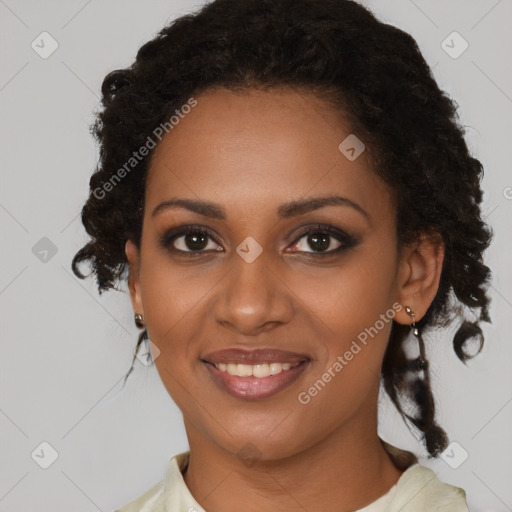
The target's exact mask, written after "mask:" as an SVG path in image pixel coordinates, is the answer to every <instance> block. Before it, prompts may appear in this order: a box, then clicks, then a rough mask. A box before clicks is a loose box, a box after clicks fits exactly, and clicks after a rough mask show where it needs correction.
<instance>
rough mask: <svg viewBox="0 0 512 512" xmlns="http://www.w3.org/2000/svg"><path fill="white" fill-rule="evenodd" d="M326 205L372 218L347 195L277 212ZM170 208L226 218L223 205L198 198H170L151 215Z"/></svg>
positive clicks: (294, 203) (283, 207)
mask: <svg viewBox="0 0 512 512" xmlns="http://www.w3.org/2000/svg"><path fill="white" fill-rule="evenodd" d="M324 206H349V207H351V208H353V209H354V210H356V211H358V212H359V213H361V214H362V215H363V216H364V217H366V218H367V219H369V218H370V216H369V215H368V212H366V210H364V209H363V208H362V207H361V206H359V205H358V204H357V203H355V202H354V201H352V200H350V199H348V198H347V197H341V196H327V197H314V198H311V199H300V200H297V201H290V202H289V203H285V204H282V205H281V206H279V208H278V209H277V214H278V216H279V217H280V218H281V219H288V218H290V217H294V216H296V215H303V214H305V213H308V212H311V211H314V210H318V209H320V208H323V207H324ZM170 208H184V209H186V210H190V211H192V212H195V213H197V214H199V215H202V216H204V217H209V218H212V219H219V220H226V218H227V215H226V211H225V210H224V208H222V206H220V205H218V204H216V203H212V202H210V201H199V200H196V199H178V198H173V199H168V200H167V201H164V202H162V203H160V204H159V205H158V206H157V207H156V208H155V209H154V210H153V212H152V214H151V216H152V217H155V216H156V215H158V214H159V213H161V212H163V211H165V210H168V209H170Z"/></svg>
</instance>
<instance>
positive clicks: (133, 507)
mask: <svg viewBox="0 0 512 512" xmlns="http://www.w3.org/2000/svg"><path fill="white" fill-rule="evenodd" d="M189 455H190V452H189V451H186V452H181V453H179V454H177V455H175V456H174V457H172V458H171V459H170V461H169V465H168V468H167V474H166V475H165V478H164V479H163V480H161V481H160V482H158V483H157V484H155V485H154V486H153V487H151V489H149V490H148V491H146V492H145V493H144V494H143V495H142V496H139V497H138V498H137V499H136V500H134V501H131V502H130V503H128V504H127V505H125V506H124V507H121V508H118V509H116V510H115V512H164V511H167V510H189V509H191V508H192V509H195V510H196V511H197V512H199V511H202V509H201V507H200V506H199V504H198V503H197V502H196V501H195V500H194V498H193V497H192V495H191V494H190V492H189V490H188V488H187V486H186V484H185V481H184V480H183V475H182V472H183V470H184V469H185V468H186V466H187V464H188V460H189Z"/></svg>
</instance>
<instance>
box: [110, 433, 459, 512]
mask: <svg viewBox="0 0 512 512" xmlns="http://www.w3.org/2000/svg"><path fill="white" fill-rule="evenodd" d="M383 444H384V445H385V447H386V443H383ZM388 446H389V445H388ZM386 449H387V447H386ZM394 450H397V449H396V448H394ZM402 453H408V454H409V452H402ZM395 454H396V452H395ZM411 455H412V454H411ZM189 456H190V451H187V452H182V453H179V454H177V455H175V456H174V457H172V458H171V460H170V462H169V466H168V471H167V474H166V476H165V478H164V479H163V480H162V481H160V482H158V483H157V484H156V485H154V486H153V487H152V488H151V489H149V490H148V491H147V492H146V493H144V494H143V495H142V496H140V497H139V498H137V499H136V500H135V501H132V502H130V503H129V504H127V505H125V506H124V507H122V508H120V509H117V510H116V511H115V512H207V511H205V509H204V508H202V507H201V505H199V503H197V501H196V500H195V499H194V497H193V496H192V494H191V493H190V491H189V490H188V487H187V485H186V484H185V480H184V479H183V475H182V471H183V470H184V469H185V468H186V466H187V464H188V460H189ZM355 512H468V508H467V505H466V493H465V491H464V490H463V489H460V488H458V487H454V486H452V485H449V484H446V483H443V482H441V480H439V479H438V478H437V476H436V474H435V473H434V472H433V471H432V470H431V469H429V468H427V467H425V466H422V465H421V464H419V463H412V464H411V465H410V466H409V467H408V468H407V469H406V470H405V471H404V472H403V473H402V475H401V476H400V478H399V479H398V481H397V483H396V484H395V485H394V486H393V487H391V489H390V490H389V491H388V492H387V493H386V494H384V495H383V496H381V497H380V498H378V499H377V500H375V501H374V502H372V503H370V504H369V505H367V506H366V507H364V508H361V509H359V510H356V511H355Z"/></svg>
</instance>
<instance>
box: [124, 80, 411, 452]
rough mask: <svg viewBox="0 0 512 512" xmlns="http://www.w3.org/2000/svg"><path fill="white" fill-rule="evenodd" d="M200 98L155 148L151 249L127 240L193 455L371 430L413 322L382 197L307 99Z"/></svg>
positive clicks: (337, 126)
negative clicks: (385, 376)
mask: <svg viewBox="0 0 512 512" xmlns="http://www.w3.org/2000/svg"><path fill="white" fill-rule="evenodd" d="M195 99H196V101H197V105H196V106H194V107H193V108H191V109H190V111H189V113H187V114H183V113H182V116H181V117H180V119H179V122H178V123H177V124H175V125H174V127H173V128H172V130H171V131H170V132H169V133H168V134H167V135H166V136H165V137H164V138H163V139H162V141H161V142H160V144H159V145H158V146H157V148H156V149H155V152H154V155H153V158H152V163H151V166H150V170H149V173H148V180H147V184H146V196H145V214H144V223H143V235H142V242H141V249H140V253H139V252H138V250H137V249H136V248H135V246H134V245H133V244H131V243H130V242H129V243H128V244H127V255H128V257H129V260H130V263H131V267H130V269H131V292H132V300H133V304H134V310H135V311H136V312H139V313H143V315H144V319H145V322H146V325H147V329H148V335H149V338H150V339H151V341H152V342H153V343H154V344H155V345H156V346H157V347H158V349H159V351H160V353H159V355H158V357H157V358H156V366H157V368H158V372H159V374H160V376H161V378H162V381H163V383H164V384H165V386H166V388H167V390H168V391H169V393H170V395H171V396H172V398H173V399H174V400H175V402H176V403H177V405H178V406H179V407H180V409H181V410H182V412H183V415H184V420H185V426H186V429H187V433H188V435H189V441H190V442H191V447H192V443H193V442H195V441H194V440H199V439H201V440H203V441H204V440H206V441H207V442H209V443H211V445H212V446H213V445H214V446H216V447H219V448H221V449H224V450H226V451H227V452H229V453H232V454H237V453H241V454H246V453H245V452H251V453H252V454H253V455H254V457H257V458H262V459H279V458H283V457H286V456H290V455H292V454H294V453H298V452H300V451H302V450H305V449H307V448H308V447H311V446H313V445H314V444H316V443H318V442H320V441H321V440H322V439H325V438H327V436H329V435H331V434H334V433H335V432H340V431H341V430H346V431H347V432H351V431H352V430H353V429H361V428H365V427H364V426H365V425H374V423H372V422H373V420H374V415H375V414H376V401H377V395H378V388H379V376H380V368H381V363H382V359H383V355H384V352H385V348H386V343H387V340H388V337H389V334H390V329H391V324H392V321H391V319H392V318H393V317H395V319H397V318H398V317H399V318H400V319H401V320H402V322H401V323H406V322H407V321H408V320H407V317H406V315H405V313H404V310H401V308H402V306H404V305H405V304H407V303H403V302H402V299H403V298H404V297H403V290H404V284H405V283H406V281H407V279H408V277H409V275H410V265H409V262H404V261H403V260H399V258H398V254H397V243H396V234H395V212H394V206H393V202H392V199H391V195H390V191H389V189H388V187H387V185H386V184H385V183H384V182H383V181H382V180H381V179H380V178H379V177H377V176H376V174H374V173H373V172H372V170H371V169H370V167H369V164H368V161H367V158H366V156H367V155H366V153H365V152H364V151H363V152H362V153H361V154H360V155H359V156H357V153H358V149H360V148H361V147H360V146H359V147H358V146H354V141H353V139H348V141H346V142H345V143H344V144H345V145H342V150H343V152H342V150H340V149H339V146H340V144H341V143H342V142H343V141H344V140H345V139H346V138H347V137H349V136H350V135H351V128H350V126H349V125H347V124H345V122H344V120H343V119H341V118H339V117H337V116H336V115H335V114H334V113H332V112H331V111H329V110H328V109H327V108H326V106H325V105H324V104H323V103H322V102H321V101H320V100H319V99H317V98H316V97H314V96H312V95H311V94H310V93H308V92H305V91H304V92H302V93H298V92H293V91H292V90H284V89H283V90H281V91H280V92H278V91H276V90H274V91H272V92H254V91H251V92H247V93H244V94H239V95H236V94H234V93H232V92H229V91H227V90H224V89H217V90H209V91H207V92H205V93H203V94H201V95H198V96H197V97H196V98H195ZM186 110H187V111H188V110H189V109H186ZM362 142H363V143H364V140H363V141H362ZM350 147H354V148H355V151H351V150H350ZM354 156H357V158H355V159H354ZM349 157H350V158H349ZM325 198H331V199H332V198H338V199H332V201H331V203H329V204H327V203H326V202H324V199H325ZM340 198H341V199H340ZM175 200H180V201H182V203H181V205H179V204H174V205H171V203H170V201H175ZM185 201H188V202H189V203H188V204H189V207H188V208H187V207H186V205H187V203H185ZM192 203H193V204H192ZM206 204H207V205H212V206H211V207H208V206H206ZM193 205H195V206H193ZM187 226H190V231H191V233H190V234H188V235H187V234H184V233H183V229H184V228H186V227H187ZM198 229H200V230H203V231H204V230H207V232H208V233H206V234H204V233H201V232H199V233H198V232H197V230H198ZM309 229H310V232H309V233H308V230H309ZM395 313H396V316H395ZM417 319H418V317H417ZM225 349H236V350H235V351H234V352H232V353H224V354H222V353H218V354H214V353H215V352H217V351H221V350H225ZM256 349H258V350H260V351H259V352H254V351H255V350H256ZM275 350H281V351H287V352H290V353H291V354H290V353H278V352H275ZM243 362H245V365H244V366H236V365H237V364H239V363H243ZM212 363H218V364H219V363H225V364H226V365H227V364H231V366H229V367H228V366H222V365H220V367H219V368H217V367H215V366H214V365H213V364H212ZM246 363H249V365H246ZM256 363H261V364H259V365H257V366H256ZM264 363H273V364H272V365H269V366H265V364H264ZM279 363H288V364H289V365H291V367H290V369H287V365H286V364H285V365H284V366H283V365H280V364H279ZM297 363H300V364H299V365H298V366H296V367H295V368H294V367H293V366H294V365H295V364H297ZM224 370H228V371H230V372H231V373H235V374H236V373H238V372H240V373H241V375H239V376H237V375H230V374H229V373H227V372H226V371H224ZM244 372H246V373H244ZM247 372H248V373H247ZM269 372H271V373H275V374H273V375H269ZM251 374H252V376H243V375H251ZM198 442H199V441H198Z"/></svg>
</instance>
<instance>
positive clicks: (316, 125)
mask: <svg viewBox="0 0 512 512" xmlns="http://www.w3.org/2000/svg"><path fill="white" fill-rule="evenodd" d="M194 98H195V100H196V101H197V104H196V106H194V107H193V108H192V109H186V111H187V112H188V113H186V114H185V113H182V114H181V116H179V119H178V118H176V119H175V120H177V121H178V122H177V123H176V124H175V125H174V126H173V128H172V129H171V130H170V131H169V133H168V134H166V135H165V136H164V137H163V138H162V141H161V142H160V143H159V144H158V146H157V147H156V148H155V150H154V154H153V156H152V160H151V165H150V168H149V172H148V179H147V182H146V204H147V206H148V208H151V207H152V206H154V205H156V204H158V203H159V202H161V201H165V200H166V199H168V198H169V197H176V196H179V197H188V198H195V199H198V198H201V199H208V200H211V201H215V202H219V203H222V204H225V205H226V207H225V208H226V210H227V211H228V214H229V209H230V206H232V208H233V209H237V208H238V209H239V208H240V206H241V205H243V206H244V207H245V208H246V207H247V205H248V204H254V205H255V208H258V207H259V208H261V207H262V205H265V206H266V207H267V208H268V207H269V206H271V205H272V204H274V203H275V205H276V208H277V205H279V204H282V203H284V202H288V201H290V200H293V199H299V198H302V197H305V196H307V197H316V196H325V195H329V194H334V193H339V194H340V195H343V196H345V197H348V198H350V199H352V200H353V201H355V202H358V203H359V204H361V205H362V206H363V207H367V208H368V209H369V210H372V209H373V210H378V209H379V208H380V209H381V210H382V209H384V210H389V206H390V205H389V203H390V194H389V190H388V188H387V185H386V184H385V183H384V182H383V181H382V180H381V179H380V178H379V177H378V176H377V175H376V174H375V173H374V172H373V170H372V168H371V166H370V164H369V159H368V157H367V154H365V151H363V152H362V153H361V154H360V155H359V156H358V157H357V158H355V159H349V158H347V154H346V153H344V152H343V151H342V150H345V149H346V145H347V144H345V143H344V141H348V144H349V145H350V143H352V145H353V140H354V139H353V137H354V135H355V134H352V131H351V127H350V125H349V124H348V122H347V121H346V120H345V119H344V118H343V116H342V115H340V114H339V113H337V112H335V111H334V110H333V109H332V108H331V107H330V106H328V105H326V104H325V103H324V102H323V101H322V100H321V99H319V98H317V97H316V96H315V95H314V94H313V93H311V92H309V91H297V90H292V89H280V90H268V91H253V90H251V91H246V92H243V93H234V92H231V91H228V90H226V89H222V88H218V89H213V90H208V91H205V92H204V93H202V94H200V95H197V96H195V97H194ZM340 144H342V150H340ZM356 144H357V141H356ZM357 149H360V147H359V148H358V147H356V150H357ZM348 155H349V156H350V155H351V153H348ZM381 213H382V212H381Z"/></svg>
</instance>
